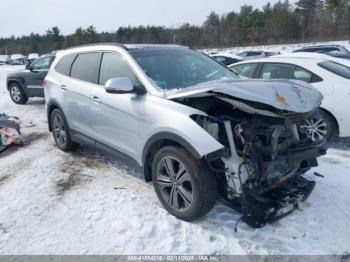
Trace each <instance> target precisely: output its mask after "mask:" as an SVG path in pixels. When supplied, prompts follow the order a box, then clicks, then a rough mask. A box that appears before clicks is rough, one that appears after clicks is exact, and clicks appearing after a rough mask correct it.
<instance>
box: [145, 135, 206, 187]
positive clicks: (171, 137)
mask: <svg viewBox="0 0 350 262" xmlns="http://www.w3.org/2000/svg"><path fill="white" fill-rule="evenodd" d="M164 140H170V141H172V142H176V143H177V144H179V145H181V146H182V147H184V148H185V149H186V150H188V151H189V152H190V153H191V154H192V155H193V156H194V157H195V158H196V159H200V158H201V155H200V154H199V153H198V151H197V150H196V149H195V148H194V147H193V146H192V145H191V144H190V143H189V142H188V141H186V140H185V139H184V138H182V137H180V136H178V135H176V134H173V133H169V132H161V133H157V134H155V135H153V136H151V137H150V138H149V139H148V140H147V142H146V144H145V146H144V148H143V151H142V170H143V174H144V176H145V180H146V181H151V180H152V173H151V165H150V162H149V161H148V158H149V157H150V151H151V148H152V146H153V145H154V144H155V143H156V142H160V141H164Z"/></svg>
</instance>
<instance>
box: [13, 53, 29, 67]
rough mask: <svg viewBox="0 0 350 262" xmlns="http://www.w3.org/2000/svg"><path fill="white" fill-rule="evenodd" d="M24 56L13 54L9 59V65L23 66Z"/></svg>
mask: <svg viewBox="0 0 350 262" xmlns="http://www.w3.org/2000/svg"><path fill="white" fill-rule="evenodd" d="M24 62H25V61H24V55H22V54H13V55H11V57H10V64H11V65H24Z"/></svg>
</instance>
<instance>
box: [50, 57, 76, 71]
mask: <svg viewBox="0 0 350 262" xmlns="http://www.w3.org/2000/svg"><path fill="white" fill-rule="evenodd" d="M76 56H77V55H76V54H71V55H65V56H64V57H62V58H61V60H60V61H59V62H58V63H57V65H56V67H55V70H56V72H58V73H61V74H63V75H66V76H69V75H70V69H71V67H72V63H73V61H74V59H75V57H76Z"/></svg>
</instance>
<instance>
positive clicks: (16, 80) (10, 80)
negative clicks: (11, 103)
mask: <svg viewBox="0 0 350 262" xmlns="http://www.w3.org/2000/svg"><path fill="white" fill-rule="evenodd" d="M14 83H17V84H19V86H20V87H21V88H22V90H23V92H24V93H25V94H26V95H27V96H29V94H28V90H27V88H26V87H25V82H24V79H23V78H22V77H20V78H8V79H7V81H6V88H7V91H10V86H11V85H12V84H14Z"/></svg>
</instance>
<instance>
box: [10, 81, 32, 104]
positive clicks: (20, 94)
mask: <svg viewBox="0 0 350 262" xmlns="http://www.w3.org/2000/svg"><path fill="white" fill-rule="evenodd" d="M9 92H10V97H11V99H12V101H13V102H15V103H16V104H19V105H23V104H25V103H27V102H28V96H27V95H26V94H25V93H24V91H23V88H22V87H21V86H20V85H19V84H18V83H12V84H11V85H10V87H9Z"/></svg>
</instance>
